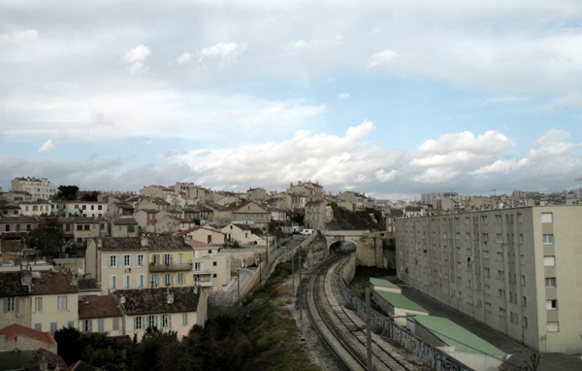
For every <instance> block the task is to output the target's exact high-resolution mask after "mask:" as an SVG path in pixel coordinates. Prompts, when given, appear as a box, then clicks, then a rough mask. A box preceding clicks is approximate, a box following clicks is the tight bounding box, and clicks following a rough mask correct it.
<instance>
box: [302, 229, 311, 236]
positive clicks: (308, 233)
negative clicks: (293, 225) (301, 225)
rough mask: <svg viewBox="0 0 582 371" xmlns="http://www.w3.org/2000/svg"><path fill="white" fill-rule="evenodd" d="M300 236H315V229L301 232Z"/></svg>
mask: <svg viewBox="0 0 582 371" xmlns="http://www.w3.org/2000/svg"><path fill="white" fill-rule="evenodd" d="M299 234H302V235H304V236H310V235H311V234H313V229H304V230H302V231H301V232H299Z"/></svg>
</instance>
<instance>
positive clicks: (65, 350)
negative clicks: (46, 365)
mask: <svg viewBox="0 0 582 371" xmlns="http://www.w3.org/2000/svg"><path fill="white" fill-rule="evenodd" d="M54 338H55V340H56V342H57V354H58V355H59V356H61V357H63V360H64V361H65V363H66V364H67V365H72V364H73V363H75V362H77V361H78V360H80V359H81V353H82V351H83V349H82V347H81V344H80V343H79V339H80V338H81V332H79V330H77V329H76V328H74V327H63V328H62V329H60V330H57V331H56V332H55V335H54Z"/></svg>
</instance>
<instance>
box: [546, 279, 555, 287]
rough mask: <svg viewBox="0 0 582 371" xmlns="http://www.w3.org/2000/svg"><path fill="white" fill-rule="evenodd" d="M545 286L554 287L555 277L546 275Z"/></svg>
mask: <svg viewBox="0 0 582 371" xmlns="http://www.w3.org/2000/svg"><path fill="white" fill-rule="evenodd" d="M546 287H547V288H553V287H556V277H546Z"/></svg>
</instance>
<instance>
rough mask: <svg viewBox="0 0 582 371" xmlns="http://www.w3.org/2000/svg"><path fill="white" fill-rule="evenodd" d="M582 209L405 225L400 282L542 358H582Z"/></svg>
mask: <svg viewBox="0 0 582 371" xmlns="http://www.w3.org/2000/svg"><path fill="white" fill-rule="evenodd" d="M580 241H582V207H581V206H566V205H562V206H533V207H520V208H511V209H497V210H487V211H475V212H464V213H456V214H448V215H438V216H422V217H411V218H401V219H398V220H397V221H396V261H397V268H398V276H399V278H400V279H402V280H403V281H405V282H406V283H407V284H409V285H411V286H412V287H414V288H416V289H418V290H420V291H422V292H424V293H426V294H428V295H430V296H431V297H433V298H435V299H437V300H439V301H441V302H443V303H445V304H447V305H449V306H451V307H453V308H455V309H457V310H459V311H461V312H463V313H465V314H468V315H470V316H472V317H473V318H475V319H476V320H478V321H481V322H483V323H485V324H487V325H488V326H490V327H492V328H494V329H495V330H498V331H500V332H502V333H504V334H506V335H507V336H509V337H512V338H514V339H517V340H519V341H521V342H523V343H524V344H525V345H527V346H529V347H531V348H533V349H535V350H537V351H540V352H564V353H579V352H582V341H581V340H580V338H581V336H582V312H580V311H579V308H580V307H582V275H580V274H578V272H579V271H580V269H579V268H580V267H582V254H580Z"/></svg>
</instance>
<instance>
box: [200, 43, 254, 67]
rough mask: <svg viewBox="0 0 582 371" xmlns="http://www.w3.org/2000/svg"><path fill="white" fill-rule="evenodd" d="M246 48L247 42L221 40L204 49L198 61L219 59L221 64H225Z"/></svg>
mask: <svg viewBox="0 0 582 371" xmlns="http://www.w3.org/2000/svg"><path fill="white" fill-rule="evenodd" d="M246 49H247V46H246V44H237V43H235V42H219V43H217V44H214V45H213V46H210V47H207V48H204V49H202V51H201V52H200V57H199V58H198V62H202V61H204V60H214V59H217V60H219V61H220V65H221V66H223V65H225V64H226V63H228V62H229V61H232V60H233V59H235V58H236V57H238V56H239V55H241V54H242V53H244V52H245V50H246Z"/></svg>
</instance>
